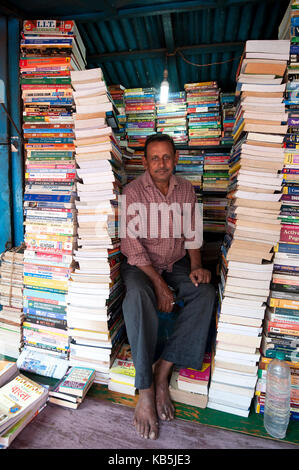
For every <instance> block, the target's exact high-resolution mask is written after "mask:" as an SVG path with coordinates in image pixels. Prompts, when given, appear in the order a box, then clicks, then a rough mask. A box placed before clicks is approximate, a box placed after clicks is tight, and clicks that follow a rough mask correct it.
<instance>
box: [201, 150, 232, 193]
mask: <svg viewBox="0 0 299 470" xmlns="http://www.w3.org/2000/svg"><path fill="white" fill-rule="evenodd" d="M229 156H230V153H229V152H210V151H207V152H206V153H205V158H204V172H203V191H204V192H211V191H212V192H219V193H222V194H223V195H226V193H227V188H228V184H229V173H228V170H229Z"/></svg>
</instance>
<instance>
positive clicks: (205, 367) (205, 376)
mask: <svg viewBox="0 0 299 470" xmlns="http://www.w3.org/2000/svg"><path fill="white" fill-rule="evenodd" d="M210 373H211V354H210V353H206V354H205V356H204V360H203V363H202V368H201V370H197V369H191V368H189V367H188V368H185V369H180V372H179V377H182V378H183V377H185V378H187V379H191V380H198V381H208V380H209V377H210Z"/></svg>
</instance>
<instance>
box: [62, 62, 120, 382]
mask: <svg viewBox="0 0 299 470" xmlns="http://www.w3.org/2000/svg"><path fill="white" fill-rule="evenodd" d="M71 79H72V87H73V89H74V99H75V105H76V112H75V113H74V133H75V148H76V154H75V158H76V163H77V166H78V168H77V177H78V183H77V194H78V199H79V200H77V201H76V209H77V220H78V228H77V234H78V249H77V250H75V252H74V257H75V261H76V262H77V264H78V267H76V268H75V270H74V272H73V273H72V274H71V278H70V280H69V282H68V296H67V325H68V334H69V336H70V338H71V343H70V365H72V366H79V367H90V368H94V369H95V371H96V376H95V382H98V383H104V384H107V383H108V377H109V368H110V366H111V365H112V363H113V361H114V359H115V357H116V354H117V351H118V349H119V348H120V346H121V344H122V341H123V335H124V322H123V317H122V310H121V304H122V298H123V284H122V281H121V279H120V262H121V253H120V240H119V232H118V222H119V221H118V195H119V194H120V193H121V187H122V153H121V150H120V148H119V146H118V143H117V140H116V138H115V136H114V133H113V131H112V129H111V127H109V126H108V125H107V123H106V113H107V112H109V111H111V110H112V103H111V102H110V100H109V97H108V95H107V87H106V84H105V80H104V77H103V74H102V70H101V69H100V68H95V69H90V70H86V71H78V72H77V71H75V72H71Z"/></svg>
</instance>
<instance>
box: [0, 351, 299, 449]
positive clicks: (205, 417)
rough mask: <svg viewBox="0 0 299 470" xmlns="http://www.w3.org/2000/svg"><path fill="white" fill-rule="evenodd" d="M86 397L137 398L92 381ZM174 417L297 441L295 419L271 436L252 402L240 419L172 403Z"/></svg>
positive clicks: (132, 401) (45, 380)
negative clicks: (282, 431) (283, 434)
mask: <svg viewBox="0 0 299 470" xmlns="http://www.w3.org/2000/svg"><path fill="white" fill-rule="evenodd" d="M0 359H8V360H12V361H15V360H16V359H13V358H8V357H4V356H2V355H1V354H0ZM22 374H24V375H26V376H27V377H28V378H30V379H32V380H35V381H36V382H38V383H41V384H43V385H48V386H54V385H55V384H56V383H57V382H58V381H57V379H51V378H49V377H44V376H40V375H37V374H33V373H29V372H25V371H22ZM87 396H88V397H91V398H94V399H97V400H108V401H110V402H112V403H116V404H121V405H125V406H130V407H135V406H136V403H137V400H138V397H136V396H135V397H133V396H129V395H124V394H121V393H117V392H111V391H110V390H108V387H107V386H105V385H99V384H94V385H93V386H92V387H91V388H90V390H89V391H88V393H87ZM175 410H176V415H175V416H176V418H179V419H184V420H188V421H194V422H197V423H201V424H206V425H208V426H214V427H217V428H221V429H226V430H228V431H235V432H241V433H244V434H249V435H251V436H255V437H262V438H267V439H271V440H274V441H275V440H277V441H281V442H289V443H292V444H299V421H295V420H290V422H289V426H288V430H287V434H286V437H285V438H284V439H275V438H273V437H271V436H270V435H269V434H268V433H267V431H266V430H265V428H264V424H263V415H262V414H258V413H255V411H254V407H253V405H252V407H251V410H250V414H249V416H248V418H243V417H240V416H236V415H233V414H229V413H223V412H221V411H216V410H211V409H209V408H204V409H201V408H197V407H195V406H190V405H184V404H183V403H177V402H175Z"/></svg>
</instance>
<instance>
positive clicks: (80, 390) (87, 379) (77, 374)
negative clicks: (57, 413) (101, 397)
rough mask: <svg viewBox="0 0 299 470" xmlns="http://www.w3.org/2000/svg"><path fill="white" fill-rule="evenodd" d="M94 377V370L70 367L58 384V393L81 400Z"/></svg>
mask: <svg viewBox="0 0 299 470" xmlns="http://www.w3.org/2000/svg"><path fill="white" fill-rule="evenodd" d="M94 376H95V370H94V369H88V368H85V367H71V368H70V370H69V371H68V373H67V375H66V377H65V378H64V379H63V380H62V381H61V383H60V384H59V386H58V391H59V392H63V393H67V394H70V395H76V396H78V397H81V398H82V397H83V396H84V395H85V394H86V389H87V388H88V387H89V386H90V385H91V383H92V382H93V379H94Z"/></svg>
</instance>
